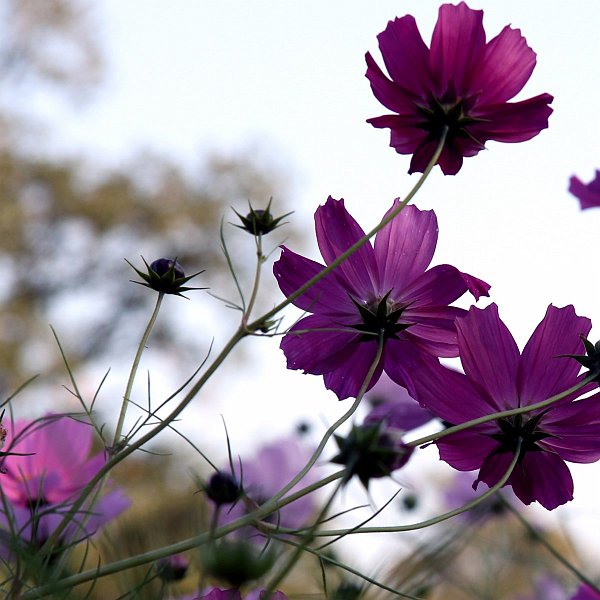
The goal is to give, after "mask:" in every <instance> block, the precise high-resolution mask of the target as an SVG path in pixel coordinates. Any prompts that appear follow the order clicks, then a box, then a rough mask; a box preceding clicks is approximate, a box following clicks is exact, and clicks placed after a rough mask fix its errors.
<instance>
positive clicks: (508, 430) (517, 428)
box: [490, 413, 551, 462]
mask: <svg viewBox="0 0 600 600" xmlns="http://www.w3.org/2000/svg"><path fill="white" fill-rule="evenodd" d="M543 415H544V413H540V414H539V415H536V416H535V417H532V418H528V417H527V416H526V415H516V416H514V417H506V418H503V419H498V421H497V423H498V427H500V433H495V434H492V435H491V436H490V437H492V438H493V439H495V440H496V441H498V442H499V443H500V446H499V447H498V448H497V449H496V450H495V452H494V453H495V454H501V453H503V452H509V453H512V454H514V453H515V452H516V450H517V447H518V444H519V440H521V452H520V454H519V462H521V461H522V460H523V458H524V457H525V454H527V452H542V451H543V450H544V449H543V448H542V447H541V446H539V445H538V442H539V441H540V440H543V439H544V438H547V437H550V436H551V434H549V433H545V432H544V431H541V430H540V429H538V425H539V422H540V419H541V418H542V416H543Z"/></svg>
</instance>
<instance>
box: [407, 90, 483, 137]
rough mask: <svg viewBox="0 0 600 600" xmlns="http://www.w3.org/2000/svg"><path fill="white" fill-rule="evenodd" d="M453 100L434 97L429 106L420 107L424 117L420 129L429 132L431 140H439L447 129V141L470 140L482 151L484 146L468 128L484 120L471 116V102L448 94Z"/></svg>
mask: <svg viewBox="0 0 600 600" xmlns="http://www.w3.org/2000/svg"><path fill="white" fill-rule="evenodd" d="M447 97H448V98H450V97H451V98H452V99H451V100H446V99H439V98H436V97H435V96H432V97H431V99H430V101H429V106H419V107H418V110H419V112H420V113H421V115H422V116H423V118H424V119H423V121H422V122H421V123H419V127H421V129H424V130H425V131H427V132H429V136H428V139H429V140H439V139H440V138H441V137H442V132H443V130H444V128H445V127H447V128H448V134H447V136H446V140H447V141H448V143H451V142H452V141H453V140H454V139H456V138H463V139H464V138H468V139H470V140H471V141H473V142H475V143H476V144H477V145H479V146H480V147H481V148H482V149H483V147H484V144H483V143H482V142H481V141H480V140H478V139H476V138H475V137H474V136H473V134H472V133H471V132H470V131H469V130H468V126H469V125H472V124H473V123H480V122H482V121H484V119H477V118H475V117H471V116H469V108H470V106H469V105H470V104H472V103H471V102H469V101H467V100H465V99H463V98H457V97H456V96H453V95H451V94H447Z"/></svg>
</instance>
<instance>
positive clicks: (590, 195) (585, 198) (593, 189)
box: [569, 171, 600, 210]
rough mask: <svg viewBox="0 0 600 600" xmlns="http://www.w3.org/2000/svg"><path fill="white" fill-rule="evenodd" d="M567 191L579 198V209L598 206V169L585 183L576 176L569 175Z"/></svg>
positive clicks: (599, 198) (599, 188)
mask: <svg viewBox="0 0 600 600" xmlns="http://www.w3.org/2000/svg"><path fill="white" fill-rule="evenodd" d="M569 192H571V194H573V196H575V198H577V199H578V200H579V203H580V204H581V210H585V209H586V208H595V207H598V206H600V171H596V177H595V178H594V180H593V181H591V182H590V183H588V184H587V185H586V184H585V183H583V182H582V181H581V180H580V179H579V178H578V177H575V175H573V177H571V180H570V182H569Z"/></svg>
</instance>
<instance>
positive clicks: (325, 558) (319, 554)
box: [273, 535, 424, 600]
mask: <svg viewBox="0 0 600 600" xmlns="http://www.w3.org/2000/svg"><path fill="white" fill-rule="evenodd" d="M273 539H276V540H279V541H280V542H283V543H284V544H289V545H290V546H299V543H298V542H294V540H291V539H289V538H287V537H284V536H279V535H274V536H273ZM305 550H306V551H307V552H309V553H310V554H313V555H314V556H316V557H318V558H319V560H323V561H325V562H328V563H330V564H332V565H334V566H336V567H338V568H340V569H343V570H344V571H348V573H352V575H356V576H357V577H359V578H360V579H364V580H365V581H366V582H367V583H370V584H371V585H374V586H376V587H378V588H381V589H382V590H385V591H386V592H391V593H392V594H395V595H396V596H399V597H400V598H407V599H408V600H424V598H418V597H417V596H412V595H410V594H405V593H403V592H399V591H398V590H395V589H394V588H391V587H389V586H387V585H385V584H383V583H381V582H380V581H377V580H376V579H373V578H372V577H368V576H367V575H365V574H364V573H361V572H360V571H359V570H357V569H353V568H352V567H351V566H349V565H346V564H344V563H342V562H339V561H338V560H335V558H333V557H331V556H329V555H327V554H323V553H322V552H320V550H319V549H315V548H310V547H307V548H305Z"/></svg>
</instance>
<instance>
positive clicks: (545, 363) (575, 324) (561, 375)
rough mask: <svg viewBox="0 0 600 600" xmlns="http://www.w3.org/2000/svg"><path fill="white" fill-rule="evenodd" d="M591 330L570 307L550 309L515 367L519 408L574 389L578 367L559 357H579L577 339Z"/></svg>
mask: <svg viewBox="0 0 600 600" xmlns="http://www.w3.org/2000/svg"><path fill="white" fill-rule="evenodd" d="M591 328H592V323H591V321H590V320H589V319H588V318H586V317H578V316H577V315H576V314H575V309H574V308H573V306H571V305H569V306H565V307H564V308H557V307H556V306H552V305H550V306H549V307H548V309H547V311H546V315H545V316H544V318H543V319H542V321H541V323H540V324H539V325H538V326H537V327H536V329H535V331H534V332H533V334H532V336H531V338H530V339H529V341H528V342H527V344H526V346H525V348H524V350H523V356H522V358H521V365H520V367H519V381H518V389H519V398H520V405H521V406H527V405H529V404H534V403H536V402H539V401H541V400H544V399H546V398H549V397H550V396H553V395H554V394H558V393H560V392H563V391H565V390H567V389H568V388H570V387H572V386H573V385H575V383H576V382H577V374H578V373H579V371H580V369H581V366H580V365H579V363H578V362H577V361H576V360H574V359H572V358H569V357H565V356H563V357H561V356H560V355H561V354H583V353H584V346H583V343H582V342H581V339H580V338H579V335H580V334H581V335H584V336H587V334H588V333H589V331H590V329H591Z"/></svg>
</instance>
